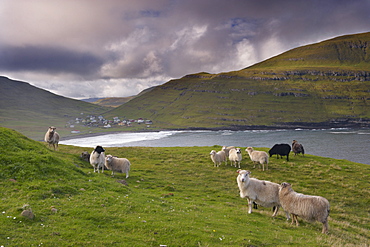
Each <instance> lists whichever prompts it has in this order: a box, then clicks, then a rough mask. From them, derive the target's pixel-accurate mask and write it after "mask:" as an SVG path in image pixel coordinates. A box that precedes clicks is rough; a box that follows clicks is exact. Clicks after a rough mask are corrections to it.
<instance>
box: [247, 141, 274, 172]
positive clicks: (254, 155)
mask: <svg viewBox="0 0 370 247" xmlns="http://www.w3.org/2000/svg"><path fill="white" fill-rule="evenodd" d="M245 151H247V152H248V154H249V157H250V158H251V160H252V161H253V163H254V166H253V168H255V167H256V163H255V162H258V163H260V164H261V165H262V170H263V171H264V170H265V164H266V170H267V169H268V163H269V156H268V154H267V153H266V152H264V151H256V150H253V148H252V147H248V148H247V149H246V150H245Z"/></svg>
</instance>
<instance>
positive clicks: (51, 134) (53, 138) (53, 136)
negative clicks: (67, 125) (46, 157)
mask: <svg viewBox="0 0 370 247" xmlns="http://www.w3.org/2000/svg"><path fill="white" fill-rule="evenodd" d="M55 130H56V128H55V127H54V126H51V127H49V129H48V131H47V132H46V134H45V138H44V140H45V142H47V143H49V147H50V146H51V145H53V147H54V150H55V148H57V149H58V143H59V138H60V136H59V134H58V132H56V131H55Z"/></svg>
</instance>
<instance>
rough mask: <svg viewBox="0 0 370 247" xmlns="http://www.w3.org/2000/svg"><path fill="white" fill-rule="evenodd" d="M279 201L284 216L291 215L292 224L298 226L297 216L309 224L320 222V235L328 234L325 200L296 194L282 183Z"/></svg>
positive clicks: (287, 184) (327, 210)
mask: <svg viewBox="0 0 370 247" xmlns="http://www.w3.org/2000/svg"><path fill="white" fill-rule="evenodd" d="M279 200H280V204H281V206H282V207H283V209H284V211H285V212H286V214H287V215H289V214H292V224H293V222H294V221H295V223H296V225H297V226H299V223H298V219H297V217H298V216H299V217H301V218H303V219H305V220H307V221H309V222H314V221H319V222H321V223H322V225H323V228H322V233H327V232H328V229H329V226H328V216H329V212H330V205H329V201H328V200H327V199H326V198H324V197H321V196H309V195H304V194H301V193H297V192H295V191H294V190H293V189H292V186H291V184H289V183H285V182H284V183H282V184H281V186H280V189H279Z"/></svg>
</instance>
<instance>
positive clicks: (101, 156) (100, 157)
mask: <svg viewBox="0 0 370 247" xmlns="http://www.w3.org/2000/svg"><path fill="white" fill-rule="evenodd" d="M104 152H105V149H104V148H103V147H102V146H96V147H95V149H94V150H93V151H92V152H91V154H90V164H91V165H92V166H93V167H94V172H96V171H97V172H98V173H99V168H101V172H102V173H104V163H105V153H104Z"/></svg>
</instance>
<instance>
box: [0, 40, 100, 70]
mask: <svg viewBox="0 0 370 247" xmlns="http://www.w3.org/2000/svg"><path fill="white" fill-rule="evenodd" d="M0 57H1V59H0V70H7V71H32V70H35V71H43V72H45V73H72V74H78V75H91V74H95V73H96V72H97V71H99V69H100V67H101V66H102V65H103V64H104V61H103V59H101V58H99V57H97V56H94V55H93V54H89V53H83V52H78V51H77V52H76V51H72V50H68V49H63V48H58V47H38V46H24V47H9V46H8V47H3V48H1V49H0Z"/></svg>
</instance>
